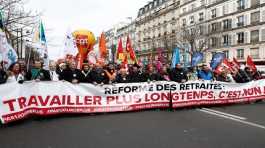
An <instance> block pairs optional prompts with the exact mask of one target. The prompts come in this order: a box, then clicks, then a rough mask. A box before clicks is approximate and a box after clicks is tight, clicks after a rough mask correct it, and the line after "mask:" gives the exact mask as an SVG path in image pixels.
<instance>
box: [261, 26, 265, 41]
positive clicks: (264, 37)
mask: <svg viewBox="0 0 265 148" xmlns="http://www.w3.org/2000/svg"><path fill="white" fill-rule="evenodd" d="M261 40H262V41H265V29H262V30H261Z"/></svg>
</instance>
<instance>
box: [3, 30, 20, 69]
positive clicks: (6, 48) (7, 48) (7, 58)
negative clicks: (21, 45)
mask: <svg viewBox="0 0 265 148" xmlns="http://www.w3.org/2000/svg"><path fill="white" fill-rule="evenodd" d="M0 53H1V55H2V60H3V62H4V63H6V65H5V67H6V68H9V66H10V65H11V64H13V63H15V62H16V61H17V58H18V56H17V53H16V51H15V49H14V48H13V47H12V46H11V45H10V44H8V42H7V39H6V35H5V33H4V32H3V31H2V30H1V29H0Z"/></svg>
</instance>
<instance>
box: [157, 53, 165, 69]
mask: <svg viewBox="0 0 265 148" xmlns="http://www.w3.org/2000/svg"><path fill="white" fill-rule="evenodd" d="M157 53H158V60H157V62H156V68H157V70H158V71H159V72H160V71H161V70H162V67H163V63H164V56H163V49H162V48H157Z"/></svg>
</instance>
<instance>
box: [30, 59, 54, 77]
mask: <svg viewBox="0 0 265 148" xmlns="http://www.w3.org/2000/svg"><path fill="white" fill-rule="evenodd" d="M26 78H27V80H36V81H51V77H50V74H49V71H47V70H45V69H43V63H42V62H41V61H40V60H35V61H34V68H32V69H31V70H30V71H29V72H27V74H26Z"/></svg>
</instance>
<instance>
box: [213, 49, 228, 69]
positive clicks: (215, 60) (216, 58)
mask: <svg viewBox="0 0 265 148" xmlns="http://www.w3.org/2000/svg"><path fill="white" fill-rule="evenodd" d="M224 58H225V54H224V53H216V54H215V55H213V58H212V61H211V64H210V65H211V68H212V69H213V70H215V69H216V68H217V66H218V65H219V64H220V63H221V62H222V61H223V60H224Z"/></svg>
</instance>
